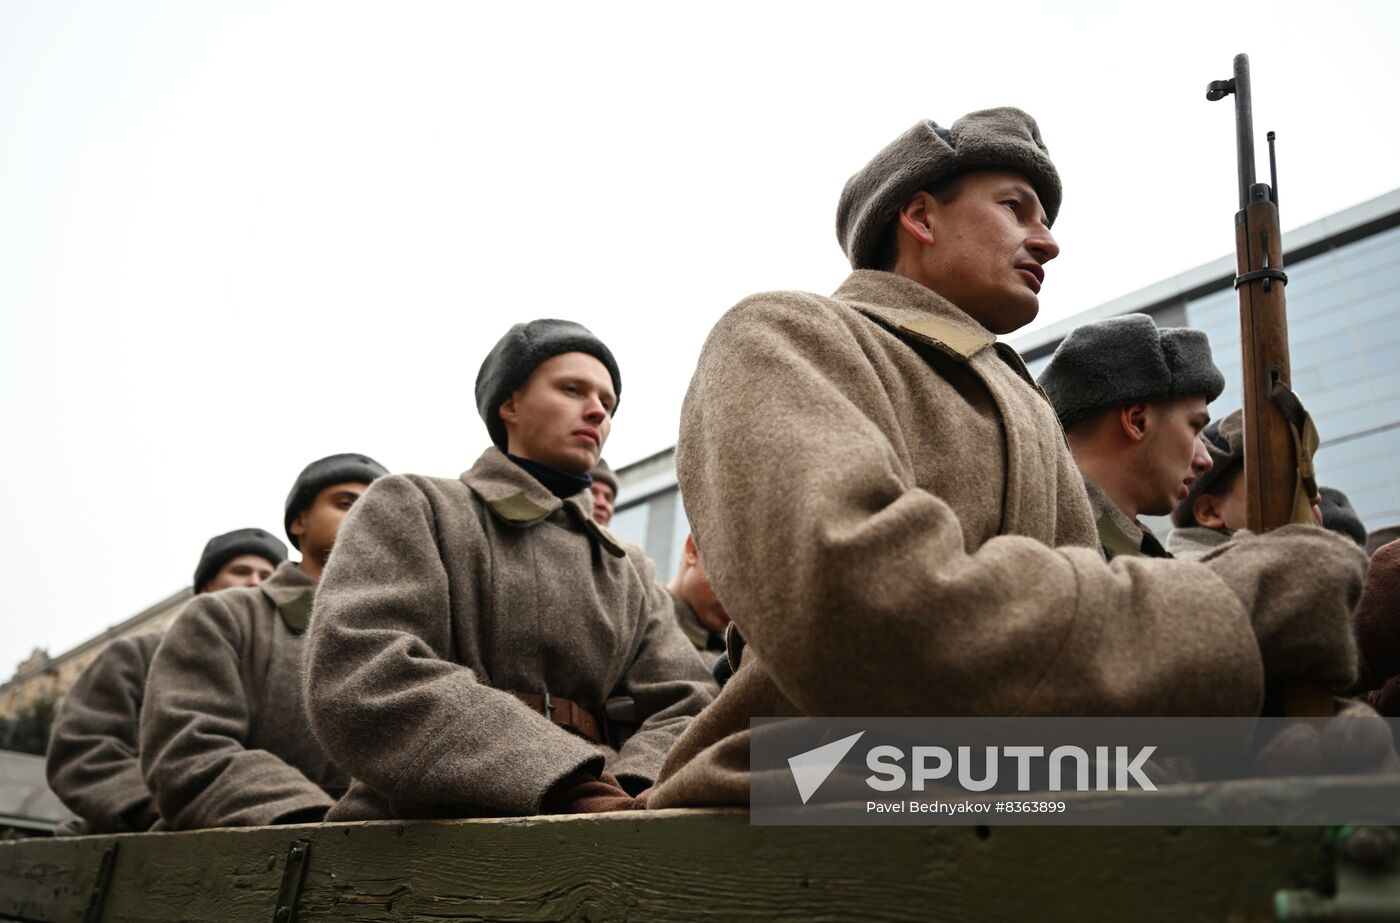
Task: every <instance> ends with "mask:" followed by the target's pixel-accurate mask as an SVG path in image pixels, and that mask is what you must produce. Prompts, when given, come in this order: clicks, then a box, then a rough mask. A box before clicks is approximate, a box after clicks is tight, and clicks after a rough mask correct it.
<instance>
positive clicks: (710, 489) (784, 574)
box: [648, 108, 1365, 808]
mask: <svg viewBox="0 0 1400 923" xmlns="http://www.w3.org/2000/svg"><path fill="white" fill-rule="evenodd" d="M1060 198H1061V187H1060V180H1059V176H1058V174H1057V173H1056V171H1055V167H1054V165H1053V164H1052V163H1051V161H1050V158H1049V155H1048V154H1047V152H1046V149H1045V146H1044V144H1043V143H1042V141H1041V137H1040V132H1039V129H1038V127H1037V126H1036V123H1035V122H1034V120H1032V119H1031V118H1030V116H1028V115H1027V114H1026V113H1024V112H1021V111H1019V110H1016V109H1009V108H1003V109H992V110H984V111H981V112H974V113H971V114H969V115H967V116H965V117H963V118H962V119H960V120H958V121H957V122H956V123H954V124H953V126H952V127H951V128H943V127H941V126H938V125H936V124H934V123H933V122H929V121H923V122H920V123H918V124H917V125H915V126H914V127H913V128H912V129H910V130H909V131H908V132H906V133H905V134H903V135H902V136H900V137H899V138H898V139H896V140H895V141H894V142H893V143H891V144H890V145H889V146H888V147H886V148H885V149H884V150H883V151H881V152H880V153H879V154H878V155H876V157H875V158H874V159H873V160H872V161H871V162H870V163H869V164H868V165H867V166H866V167H865V168H863V169H862V170H861V171H860V172H858V173H857V174H856V175H855V176H854V177H852V179H851V180H850V182H849V183H848V184H847V185H846V188H845V191H844V192H843V194H842V196H841V201H840V204H839V206H838V210H837V233H838V237H839V239H840V241H841V244H842V246H843V248H844V249H845V252H846V255H847V256H848V257H849V259H850V261H851V265H852V267H853V269H854V270H855V271H854V272H853V273H852V274H851V275H850V276H849V277H848V278H847V279H846V281H845V282H844V283H842V285H841V287H840V288H839V289H838V290H837V291H836V293H835V294H834V295H832V296H830V297H824V296H821V295H815V294H809V293H804V292H774V293H767V294H761V295H757V296H754V297H751V298H748V299H745V300H744V301H742V302H740V303H739V304H738V305H737V306H736V307H735V308H733V309H732V310H731V311H729V312H728V313H727V314H726V315H725V316H724V317H723V318H722V319H721V320H720V321H719V323H718V324H717V325H716V326H715V328H714V330H713V331H712V332H711V333H710V336H709V339H708V340H707V341H706V344H705V346H704V349H703V351H702V353H701V357H700V360H699V364H698V367H697V369H696V372H695V376H694V378H693V380H692V382H691V385H690V389H689V392H688V393H687V395H686V398H685V403H684V406H683V409H682V413H681V428H680V439H679V443H678V446H677V450H676V468H677V473H678V476H679V480H680V486H681V494H682V497H683V498H684V501H685V506H686V512H687V514H688V517H689V520H690V523H691V527H692V529H693V530H694V533H695V538H696V540H697V542H698V544H699V546H700V548H701V549H702V550H703V552H704V555H705V564H706V567H707V569H708V572H709V576H710V580H711V582H712V583H713V584H714V587H715V590H716V592H717V593H718V594H719V598H720V599H722V600H723V601H724V604H725V607H726V609H727V610H728V611H729V613H730V615H731V616H732V617H733V619H734V625H735V626H736V628H737V629H738V630H739V631H740V632H741V633H742V636H743V637H744V638H745V639H746V640H747V647H746V648H745V652H744V654H743V659H742V661H741V663H740V664H739V668H738V670H737V671H736V672H735V674H734V677H733V679H731V680H730V681H729V683H728V685H726V686H725V688H724V691H723V692H722V693H721V694H720V695H719V697H718V698H717V699H716V700H715V703H714V705H713V706H711V707H710V708H709V709H708V710H706V712H705V713H704V714H702V715H701V716H700V717H699V718H697V719H696V720H695V722H694V723H693V724H692V725H691V727H690V728H689V730H687V732H686V733H685V734H684V735H682V737H681V739H680V740H679V741H678V742H677V744H676V747H675V748H674V749H673V750H672V751H671V753H670V754H669V755H668V757H667V760H666V765H665V766H664V767H663V769H662V775H661V779H660V780H659V781H658V784H657V786H656V790H655V791H654V792H653V794H652V796H651V798H650V800H649V802H648V807H650V808H662V807H674V806H682V805H703V804H745V803H747V800H748V795H749V734H750V732H749V721H750V719H751V718H754V717H759V716H772V717H787V716H801V715H813V716H819V715H833V716H841V715H891V716H898V715H969V716H976V715H1122V716H1135V715H1147V716H1151V715H1251V716H1252V715H1257V714H1258V713H1259V709H1260V706H1261V703H1262V701H1263V696H1264V683H1265V679H1266V678H1268V679H1270V680H1278V679H1285V680H1286V679H1287V678H1289V677H1308V678H1311V679H1314V680H1318V681H1321V682H1326V683H1329V684H1331V685H1333V686H1344V685H1345V684H1347V683H1348V682H1350V681H1351V677H1352V676H1353V675H1354V670H1355V656H1356V653H1355V647H1354V642H1353V641H1352V637H1351V632H1350V627H1349V623H1348V616H1349V610H1350V606H1349V603H1350V602H1351V601H1352V600H1354V599H1355V597H1356V594H1357V592H1359V589H1360V585H1361V579H1362V574H1363V570H1364V566H1365V565H1364V561H1363V560H1362V557H1361V555H1360V554H1359V552H1358V551H1357V550H1356V547H1355V545H1354V544H1352V543H1351V542H1350V541H1349V540H1347V539H1344V538H1340V537H1338V536H1336V535H1333V534H1331V533H1328V532H1326V531H1324V530H1322V529H1318V528H1313V527H1307V526H1290V527H1287V528H1284V529H1279V530H1277V531H1275V532H1272V533H1270V534H1269V535H1267V536H1261V537H1255V538H1250V539H1248V540H1244V541H1237V542H1235V543H1234V545H1233V546H1232V548H1231V549H1230V550H1229V551H1228V552H1225V553H1223V554H1222V557H1221V558H1220V559H1218V560H1216V561H1213V562H1212V563H1211V564H1198V563H1187V562H1180V561H1174V560H1170V559H1155V558H1144V557H1128V556H1123V557H1121V558H1118V559H1115V560H1114V561H1112V562H1105V560H1104V558H1103V556H1102V554H1101V553H1100V551H1099V549H1098V534H1097V532H1096V530H1095V526H1094V517H1093V514H1092V507H1091V506H1090V504H1089V499H1088V496H1087V494H1086V492H1085V488H1084V481H1083V478H1082V477H1081V476H1080V474H1079V471H1078V470H1077V468H1076V467H1075V464H1074V459H1073V457H1072V456H1071V454H1070V452H1069V449H1068V446H1067V445H1066V443H1065V440H1064V436H1063V434H1062V431H1061V428H1060V424H1059V421H1058V420H1057V419H1056V416H1055V412H1054V409H1053V408H1052V407H1051V405H1050V403H1049V402H1048V401H1047V400H1046V399H1045V397H1044V395H1043V394H1042V393H1041V392H1040V391H1039V390H1038V389H1037V387H1036V385H1035V383H1034V382H1033V381H1032V379H1031V377H1030V375H1029V373H1028V372H1027V371H1026V368H1025V365H1024V363H1023V362H1022V360H1021V358H1020V357H1019V356H1018V355H1017V354H1016V352H1015V351H1014V350H1012V349H1011V348H1010V347H1008V346H1007V345H1006V344H1004V343H1002V342H999V341H998V340H997V337H998V335H1001V334H1007V333H1010V332H1011V331H1013V330H1016V329H1018V328H1020V327H1022V326H1024V325H1025V324H1027V323H1029V322H1030V321H1031V319H1033V318H1034V317H1035V315H1036V312H1037V310H1038V298H1037V293H1038V292H1039V290H1040V288H1041V285H1042V284H1043V283H1044V281H1045V267H1046V264H1047V263H1049V262H1050V261H1051V260H1052V259H1054V257H1055V256H1056V255H1057V254H1058V253H1059V246H1058V244H1057V243H1056V241H1055V238H1054V237H1053V235H1052V234H1051V231H1050V225H1051V222H1053V221H1054V219H1055V216H1056V214H1057V213H1058V211H1059V208H1060ZM1144 207H1147V206H1146V205H1144ZM1264 588H1268V592H1267V593H1266V592H1265V589H1264Z"/></svg>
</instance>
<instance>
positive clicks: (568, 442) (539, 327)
mask: <svg viewBox="0 0 1400 923" xmlns="http://www.w3.org/2000/svg"><path fill="white" fill-rule="evenodd" d="M621 390H622V389H621V377H620V374H619V372H618V368H617V363H616V361H615V360H614V358H613V356H612V353H611V352H610V351H609V350H608V348H607V347H606V346H605V345H604V344H603V343H602V342H601V341H600V340H598V339H597V338H596V337H595V336H593V335H592V334H591V333H590V332H589V331H588V330H587V329H585V328H584V327H582V326H580V325H579V324H576V323H572V322H569V321H562V320H537V321H532V322H530V323H528V324H517V325H516V326H515V327H513V328H511V330H510V331H509V332H508V333H507V334H506V335H505V336H504V337H503V338H502V339H501V341H500V342H499V343H497V344H496V346H495V347H494V348H493V349H492V351H491V353H490V354H489V355H488V356H487V358H486V361H485V362H484V363H483V364H482V367H481V371H480V374H479V375H478V376H477V381H476V399H477V409H478V411H479V412H480V414H481V417H482V419H483V420H484V421H485V422H486V427H487V430H488V432H489V433H490V435H491V439H492V442H493V443H494V445H492V446H491V447H490V448H488V449H487V450H486V451H485V452H484V453H482V455H481V457H480V458H478V459H477V461H476V463H475V464H474V465H473V466H472V467H471V468H470V469H468V470H467V471H466V472H464V473H463V474H462V475H461V477H459V478H453V479H444V478H431V477H421V476H418V475H394V476H392V477H387V478H384V479H382V480H380V481H378V482H376V483H375V485H374V486H373V487H372V488H370V490H369V492H368V493H366V494H365V497H364V499H363V500H362V501H361V502H360V504H359V505H357V506H356V507H355V510H354V511H353V512H352V513H351V515H350V517H349V519H347V521H346V524H345V530H344V532H343V534H342V536H341V539H340V542H339V545H338V546H337V549H336V553H335V557H334V558H333V559H332V560H331V565H330V567H329V568H328V570H327V571H326V576H325V579H324V581H323V583H322V586H321V590H320V593H319V594H318V595H317V598H316V616H315V619H314V620H313V623H312V631H311V650H312V656H311V658H310V670H309V673H308V676H307V702H308V705H309V707H310V712H311V721H312V726H313V727H314V729H315V731H316V735H317V737H318V738H320V740H321V742H322V743H323V744H324V746H325V748H326V751H327V752H328V753H330V754H331V756H332V757H333V758H334V759H335V760H336V761H337V762H338V763H340V764H341V765H343V766H344V767H345V768H346V770H348V771H349V773H350V774H351V776H353V777H354V779H355V781H354V784H353V785H352V787H351V791H350V793H349V794H348V795H347V796H346V798H345V799H344V800H343V801H342V802H341V803H340V804H338V805H337V806H336V808H335V810H333V811H332V812H331V814H330V816H329V818H328V819H330V820H362V819H372V818H385V817H401V818H402V817H474V816H492V815H495V816H503V815H532V814H540V813H575V812H586V811H608V810H619V809H629V808H633V807H637V806H638V805H639V802H638V801H637V800H636V796H638V795H641V794H642V793H643V792H645V791H646V790H647V789H648V788H649V787H650V786H651V785H652V782H653V780H654V779H655V777H656V773H657V771H658V770H659V769H660V766H661V760H662V757H663V755H664V754H665V753H666V751H667V750H668V749H669V748H670V746H671V744H672V742H673V741H674V740H675V739H676V737H677V735H678V734H680V732H681V731H682V730H683V729H684V728H685V727H686V725H687V724H688V723H689V722H690V720H691V718H692V717H693V716H694V715H696V714H697V713H699V712H700V710H701V709H702V708H704V706H705V705H706V704H708V703H709V701H710V700H711V698H712V697H713V695H714V692H715V687H714V684H713V681H712V680H711V679H710V677H709V674H708V673H707V671H706V670H705V667H704V665H703V664H702V663H701V662H700V659H699V657H698V656H697V655H696V653H695V650H694V649H693V648H692V647H691V645H690V642H689V641H687V640H686V638H685V635H683V634H682V633H681V631H680V629H679V628H678V627H677V625H676V623H675V619H674V617H673V615H672V607H671V600H670V597H669V596H667V594H666V589H665V587H663V586H662V585H661V584H660V583H659V582H658V581H657V578H656V574H655V570H654V567H653V565H652V562H651V561H650V560H648V559H647V557H646V555H645V554H644V553H643V552H642V550H641V549H640V548H637V547H635V546H633V545H630V544H627V543H625V542H622V541H620V540H618V539H617V538H615V537H613V536H612V535H611V534H610V533H608V532H607V531H606V530H605V529H604V528H603V527H601V526H599V525H598V524H597V523H595V522H594V521H593V519H592V518H591V516H590V513H591V502H590V493H589V478H588V472H589V471H590V470H591V469H592V468H593V467H594V465H596V464H597V461H598V457H599V454H600V452H601V451H602V448H603V444H604V441H605V440H606V439H607V436H608V432H609V430H610V428H611V426H612V417H613V413H614V411H615V410H616V408H617V401H618V397H619V395H620V394H621ZM609 699H619V700H621V699H630V700H631V703H630V705H631V707H632V708H634V709H635V719H636V721H637V722H638V724H637V726H636V728H635V731H634V732H633V733H631V736H630V737H628V738H627V739H626V741H625V742H623V743H621V745H620V746H618V743H619V740H620V737H618V736H614V734H613V733H612V731H611V730H610V729H611V727H612V726H613V722H611V721H610V720H609V715H608V700H609ZM624 707H625V706H624ZM619 717H621V716H619ZM620 733H621V732H620V731H619V734H620Z"/></svg>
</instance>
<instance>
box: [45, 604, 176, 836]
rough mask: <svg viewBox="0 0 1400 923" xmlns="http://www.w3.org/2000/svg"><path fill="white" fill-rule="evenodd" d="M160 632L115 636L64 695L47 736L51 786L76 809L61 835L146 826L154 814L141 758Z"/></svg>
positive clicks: (129, 830) (137, 829) (130, 830)
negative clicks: (143, 718) (141, 735)
mask: <svg viewBox="0 0 1400 923" xmlns="http://www.w3.org/2000/svg"><path fill="white" fill-rule="evenodd" d="M160 638H161V633H160V632H158V631H150V632H145V633H143V634H139V635H132V636H130V637H125V638H117V639H116V640H115V641H113V642H112V643H111V644H109V645H107V647H106V648H104V649H103V651H102V653H100V654H98V655H97V658H96V659H95V660H93V662H92V663H91V664H89V665H88V667H87V669H85V670H84V671H83V673H82V675H81V676H79V677H78V681H77V682H76V683H74V684H73V688H72V689H70V690H68V694H67V695H66V696H64V698H63V706H62V707H61V708H60V709H59V710H58V717H57V718H55V719H54V723H53V731H52V732H51V734H50V736H49V753H48V762H47V767H46V768H47V772H48V778H49V788H51V789H53V792H54V794H55V795H57V796H58V797H59V799H60V800H62V801H63V803H64V804H65V805H67V806H68V809H69V810H71V811H72V812H73V813H74V814H76V815H78V816H77V818H76V820H75V821H70V822H68V823H66V824H64V825H63V826H61V827H59V829H58V831H57V832H58V834H59V835H60V836H65V835H74V834H90V833H140V832H142V831H143V830H147V829H150V826H151V823H152V822H153V821H154V820H155V819H156V818H155V816H154V807H153V803H152V801H151V792H150V790H149V789H147V788H146V780H145V779H143V778H142V777H141V763H140V761H139V760H138V759H137V756H136V752H137V746H138V736H139V732H140V725H141V702H142V700H143V699H144V698H145V694H146V674H147V673H148V672H149V671H150V668H151V660H152V659H154V657H155V654H156V648H157V647H159V646H160Z"/></svg>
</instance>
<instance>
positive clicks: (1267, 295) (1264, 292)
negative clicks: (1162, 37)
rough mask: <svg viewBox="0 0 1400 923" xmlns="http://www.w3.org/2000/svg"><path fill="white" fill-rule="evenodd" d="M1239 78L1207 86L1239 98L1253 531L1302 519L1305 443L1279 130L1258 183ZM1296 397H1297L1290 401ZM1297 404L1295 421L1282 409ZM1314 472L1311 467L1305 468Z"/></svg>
mask: <svg viewBox="0 0 1400 923" xmlns="http://www.w3.org/2000/svg"><path fill="white" fill-rule="evenodd" d="M1234 65H1235V76H1234V78H1233V79H1231V80H1217V81H1214V82H1213V83H1211V84H1210V86H1209V87H1208V88H1207V90H1206V98H1207V99H1209V100H1217V99H1223V98H1224V97H1225V96H1228V95H1231V94H1233V95H1234V97H1235V122H1236V140H1237V144H1238V148H1239V185H1240V210H1239V211H1238V212H1236V214H1235V254H1236V267H1237V268H1236V272H1237V275H1236V278H1235V288H1236V290H1237V291H1238V292H1239V298H1240V345H1241V349H1242V351H1243V368H1244V397H1243V408H1242V409H1243V416H1244V446H1245V448H1244V479H1245V491H1246V496H1247V501H1246V502H1247V520H1248V524H1249V528H1250V530H1251V531H1253V532H1260V533H1262V532H1268V531H1269V530H1271V529H1277V528H1279V527H1281V526H1285V525H1288V524H1289V523H1290V522H1294V521H1297V519H1298V517H1299V510H1298V489H1297V485H1298V479H1299V457H1300V456H1299V448H1298V445H1297V443H1298V442H1299V441H1302V440H1304V439H1305V438H1306V437H1305V434H1304V432H1303V430H1304V426H1303V424H1302V422H1301V421H1300V419H1298V416H1297V415H1298V414H1301V407H1300V406H1299V405H1298V404H1297V402H1296V398H1294V397H1293V393H1292V377H1291V374H1290V371H1289V364H1288V316H1287V311H1286V306H1285V299H1284V294H1283V291H1284V286H1285V285H1286V284H1287V283H1288V277H1287V276H1286V275H1285V274H1284V272H1283V235H1282V233H1281V231H1280V230H1279V220H1278V178H1277V175H1276V170H1275V169H1274V157H1273V140H1274V135H1273V132H1270V133H1269V166H1270V180H1271V182H1270V183H1256V182H1255V181H1254V123H1253V109H1252V98H1251V93H1250V82H1249V56H1248V55H1243V54H1241V55H1236V56H1235V62H1234ZM1290 402H1291V403H1290ZM1285 406H1290V407H1292V408H1295V411H1296V412H1295V416H1294V418H1293V419H1290V416H1289V414H1288V413H1286V412H1285V410H1284V407H1285ZM1306 474H1307V477H1308V478H1309V479H1310V478H1311V471H1310V470H1309V471H1308V472H1306ZM1268 698H1269V701H1268V702H1267V703H1266V706H1265V713H1266V714H1278V713H1282V714H1284V715H1288V716H1290V717H1317V716H1330V715H1331V714H1332V712H1333V709H1332V696H1331V692H1330V691H1329V690H1328V689H1327V687H1326V686H1325V685H1323V684H1321V683H1310V682H1299V683H1294V684H1293V685H1291V686H1290V687H1289V688H1287V689H1281V690H1269V695H1268Z"/></svg>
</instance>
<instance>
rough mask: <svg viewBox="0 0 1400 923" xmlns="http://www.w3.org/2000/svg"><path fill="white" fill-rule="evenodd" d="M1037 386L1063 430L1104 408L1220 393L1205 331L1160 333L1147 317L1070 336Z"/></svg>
mask: <svg viewBox="0 0 1400 923" xmlns="http://www.w3.org/2000/svg"><path fill="white" fill-rule="evenodd" d="M1037 381H1038V382H1039V384H1040V387H1041V388H1043V389H1044V390H1045V394H1046V396H1048V397H1049V398H1050V403H1051V404H1052V405H1054V407H1055V413H1056V414H1058V415H1059V417H1060V423H1062V424H1063V425H1064V426H1066V427H1068V426H1070V425H1071V424H1073V423H1076V422H1078V421H1079V420H1082V419H1084V418H1085V417H1086V416H1088V415H1089V414H1091V413H1093V412H1094V411H1096V410H1101V409H1104V408H1106V407H1114V406H1117V405H1120V404H1130V403H1132V402H1134V401H1159V400H1170V399H1172V398H1177V397H1187V396H1189V395H1193V394H1203V395H1205V399H1206V401H1207V402H1209V401H1213V400H1215V399H1216V398H1217V397H1219V396H1220V392H1221V391H1224V390H1225V376H1224V375H1222V374H1221V373H1220V369H1218V368H1216V367H1215V362H1214V361H1213V360H1212V359H1211V355H1210V340H1209V339H1207V338H1206V334H1205V331H1203V330H1192V329H1191V328H1189V327H1161V328H1159V327H1158V326H1157V325H1156V323H1154V322H1153V320H1152V318H1151V317H1148V316H1147V315H1146V314H1124V315H1122V316H1121V317H1111V318H1109V319H1108V320H1101V321H1097V322H1096V323H1092V324H1085V325H1084V326H1083V327H1078V328H1076V329H1074V330H1072V331H1070V334H1069V336H1067V337H1065V338H1064V340H1063V341H1062V342H1061V343H1060V345H1059V347H1057V348H1056V350H1055V355H1054V356H1052V357H1051V358H1050V364H1049V365H1047V366H1046V367H1045V371H1043V372H1041V373H1040V378H1039V379H1037Z"/></svg>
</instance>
